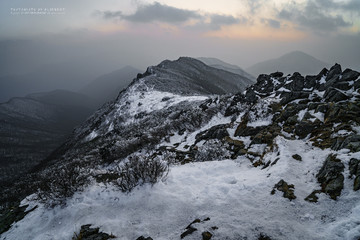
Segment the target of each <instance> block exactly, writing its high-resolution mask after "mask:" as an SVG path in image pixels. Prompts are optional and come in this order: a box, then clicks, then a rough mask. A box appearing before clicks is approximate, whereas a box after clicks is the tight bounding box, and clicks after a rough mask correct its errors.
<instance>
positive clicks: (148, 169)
mask: <svg viewBox="0 0 360 240" xmlns="http://www.w3.org/2000/svg"><path fill="white" fill-rule="evenodd" d="M168 170H169V166H168V164H167V163H164V162H163V161H161V160H159V159H157V158H150V157H144V156H141V157H140V156H131V157H129V161H128V162H126V163H125V164H123V165H122V166H120V167H118V168H117V171H118V173H119V176H120V177H119V178H118V179H117V180H116V181H115V182H114V183H115V185H116V186H117V187H119V188H120V189H121V191H123V192H130V191H131V190H132V189H134V188H135V187H136V186H141V185H143V184H145V183H150V184H151V185H153V184H155V183H156V182H157V181H158V180H159V179H161V178H163V177H164V176H166V175H167V173H168Z"/></svg>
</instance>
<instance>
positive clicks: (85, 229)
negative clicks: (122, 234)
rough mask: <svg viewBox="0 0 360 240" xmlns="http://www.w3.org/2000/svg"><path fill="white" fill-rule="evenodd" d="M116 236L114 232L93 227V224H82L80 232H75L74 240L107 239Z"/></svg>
mask: <svg viewBox="0 0 360 240" xmlns="http://www.w3.org/2000/svg"><path fill="white" fill-rule="evenodd" d="M111 238H116V237H115V236H114V235H112V234H110V235H109V234H107V233H103V232H100V231H99V228H91V224H86V225H82V226H81V229H80V233H79V234H75V235H74V237H73V238H72V240H107V239H111Z"/></svg>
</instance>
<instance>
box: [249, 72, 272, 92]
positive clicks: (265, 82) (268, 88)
mask: <svg viewBox="0 0 360 240" xmlns="http://www.w3.org/2000/svg"><path fill="white" fill-rule="evenodd" d="M253 88H254V90H255V91H256V92H258V93H264V94H269V93H271V92H272V91H273V89H274V83H273V81H272V80H271V76H270V75H266V74H260V75H259V77H258V78H257V80H256V84H254V85H253Z"/></svg>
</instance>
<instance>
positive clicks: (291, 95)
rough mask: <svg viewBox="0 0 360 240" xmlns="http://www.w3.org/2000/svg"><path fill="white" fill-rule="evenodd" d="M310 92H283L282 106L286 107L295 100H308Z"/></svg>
mask: <svg viewBox="0 0 360 240" xmlns="http://www.w3.org/2000/svg"><path fill="white" fill-rule="evenodd" d="M309 95H310V94H309V92H303V91H299V92H283V93H281V95H280V97H281V101H280V103H281V104H282V105H285V104H287V103H289V102H291V101H293V100H296V99H302V98H308V97H309Z"/></svg>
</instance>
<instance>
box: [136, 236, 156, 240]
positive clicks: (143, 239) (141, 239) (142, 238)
mask: <svg viewBox="0 0 360 240" xmlns="http://www.w3.org/2000/svg"><path fill="white" fill-rule="evenodd" d="M136 240H153V239H152V238H151V237H147V238H146V237H144V236H140V237H138V238H137V239H136Z"/></svg>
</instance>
